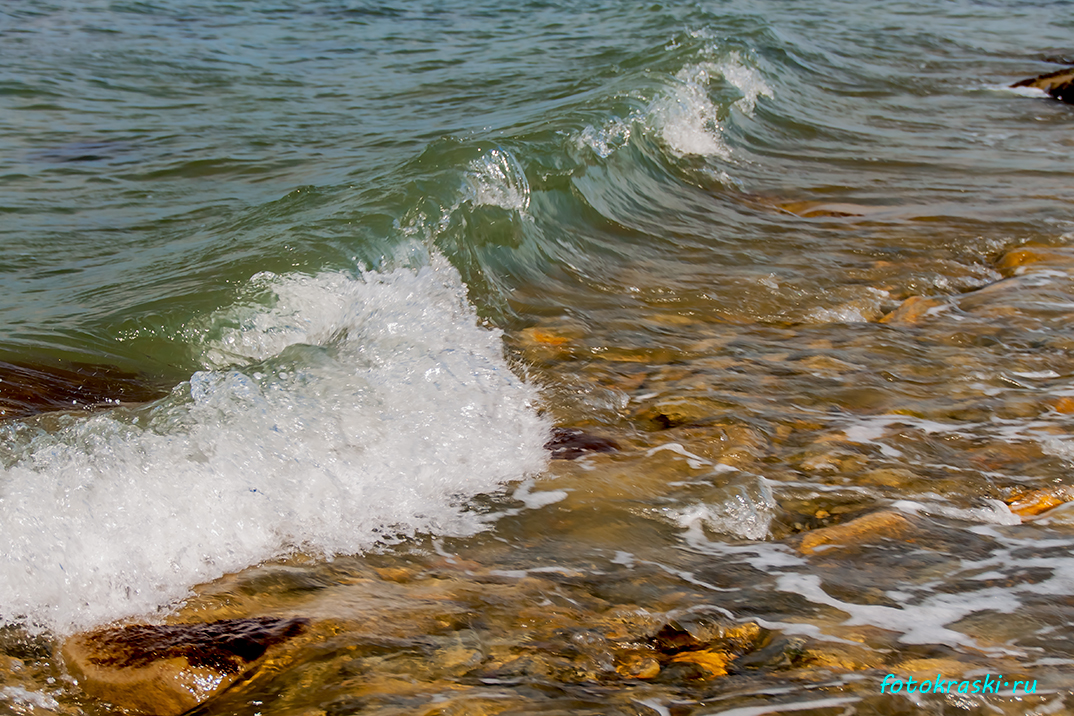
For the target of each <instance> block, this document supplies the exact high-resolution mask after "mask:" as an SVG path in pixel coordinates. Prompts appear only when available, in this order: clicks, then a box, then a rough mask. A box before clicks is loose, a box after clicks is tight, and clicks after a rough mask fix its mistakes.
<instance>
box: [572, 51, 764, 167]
mask: <svg viewBox="0 0 1074 716" xmlns="http://www.w3.org/2000/svg"><path fill="white" fill-rule="evenodd" d="M720 77H722V78H723V79H724V80H726V81H727V82H728V83H730V84H731V85H733V86H734V87H735V88H737V89H738V91H739V92H741V93H742V97H740V98H739V99H737V100H735V101H734V102H732V103H731V107H732V108H734V109H737V110H738V111H740V112H743V113H745V114H747V115H752V114H753V112H754V110H755V109H756V106H757V100H758V99H759V98H760V97H762V96H765V97H772V89H771V87H769V86H768V84H767V83H766V82H765V81H764V78H763V77H762V76H761V74H760V73H759V72H758V71H757V70H756V69H754V68H752V67H749V66H748V65H746V64H745V63H743V61H742V58H741V57H740V56H739V54H738V53H737V52H732V53H731V54H730V55H728V56H727V58H725V59H724V60H722V61H720V62H701V63H697V64H691V65H686V66H685V67H683V68H682V69H680V70H679V71H678V72H677V73H675V75H674V76H673V77H671V78H669V82H668V84H667V86H666V88H665V89H664V90H663V91H662V92H660V93H658V94H657V96H656V97H655V98H654V99H652V100H651V101H649V104H648V106H647V107H646V108H645V109H644V110H641V111H636V112H632V113H630V114H629V115H628V116H627V117H626V118H625V119H622V118H619V117H613V118H612V119H610V120H609V121H607V122H605V123H604V124H603V125H602V126H601V127H599V128H597V127H594V126H593V125H588V126H586V127H585V128H584V129H583V130H582V131H581V132H580V133H579V134H578V136H576V137H575V143H576V144H577V145H578V146H579V147H588V148H589V149H591V150H592V151H593V152H595V153H596V154H597V156H599V157H601V158H607V157H608V156H610V155H611V154H612V153H613V152H615V151H616V150H617V149H619V148H620V147H622V146H624V145H625V144H626V143H627V142H628V141H629V140H630V137H631V135H632V133H633V132H634V129H635V127H637V126H641V127H642V128H643V129H644V130H648V131H649V132H651V133H655V134H656V136H658V137H659V138H660V139H661V140H662V141H663V142H664V144H666V145H667V146H668V147H669V148H670V149H671V150H672V151H673V152H674V153H675V154H678V155H679V156H687V155H699V156H709V157H718V158H721V159H730V158H731V151H730V149H729V148H728V146H727V144H726V143H725V142H724V138H723V131H722V128H721V125H720V118H719V115H720V108H719V107H718V106H717V105H716V104H714V103H713V101H712V100H711V99H710V98H709V86H710V84H711V83H712V81H713V80H714V79H716V78H720ZM721 178H722V179H725V180H727V181H730V178H729V177H727V176H726V175H721Z"/></svg>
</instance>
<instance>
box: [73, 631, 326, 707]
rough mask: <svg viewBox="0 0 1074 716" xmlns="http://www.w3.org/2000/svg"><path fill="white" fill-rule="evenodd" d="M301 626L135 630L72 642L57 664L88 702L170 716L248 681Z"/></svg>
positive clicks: (87, 635)
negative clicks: (61, 663) (63, 663)
mask: <svg viewBox="0 0 1074 716" xmlns="http://www.w3.org/2000/svg"><path fill="white" fill-rule="evenodd" d="M307 626H308V622H307V620H305V619H277V618H272V617H259V618H252V619H228V620H224V621H218V622H210V623H205V624H165V625H148V624H136V625H132V626H125V627H116V628H110V629H104V630H101V631H96V632H89V633H85V634H78V635H76V636H74V637H71V638H70V639H68V640H67V642H66V643H65V644H64V646H63V656H64V659H65V661H66V663H67V667H68V669H69V670H70V672H71V674H72V676H74V677H75V679H76V681H77V682H78V684H79V685H80V686H81V687H82V689H83V690H84V691H85V692H86V693H88V694H90V695H91V696H94V697H96V698H98V699H101V700H102V701H105V702H108V703H110V704H112V705H114V706H118V707H119V708H122V709H124V710H127V711H131V712H134V713H143V714H153V715H154V716H173V715H177V714H181V713H183V712H185V711H188V710H190V709H191V708H194V707H195V706H197V705H198V704H201V703H203V702H205V701H207V700H208V699H210V698H211V697H213V696H214V695H216V694H218V693H220V692H221V691H223V690H225V689H227V688H228V687H229V686H231V685H232V684H234V683H235V682H237V681H239V680H240V679H243V678H244V677H247V676H248V675H249V674H250V673H251V672H252V670H253V669H254V668H255V667H256V666H257V665H258V664H259V663H260V662H261V660H262V658H263V657H264V656H265V655H266V653H267V652H268V650H269V649H271V648H273V647H275V646H277V645H279V644H282V643H283V642H285V641H288V640H289V639H291V638H293V637H295V636H298V635H299V634H301V633H303V632H304V631H305V630H306V628H307Z"/></svg>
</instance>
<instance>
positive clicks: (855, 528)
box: [798, 510, 913, 554]
mask: <svg viewBox="0 0 1074 716" xmlns="http://www.w3.org/2000/svg"><path fill="white" fill-rule="evenodd" d="M912 529H913V525H911V524H910V520H908V519H906V517H904V516H903V515H902V514H901V513H899V512H894V511H891V510H882V511H880V512H871V513H869V514H867V515H863V516H861V517H859V518H857V519H854V520H851V521H850V522H847V523H845V524H841V525H834V526H832V527H823V528H821V529H818V530H813V531H812V532H809V533H806V534H804V535H802V539H801V541H800V542H799V543H798V551H799V552H801V553H802V554H813V553H814V552H816V551H817V550H818V549H819V548H821V547H826V546H849V545H853V544H858V543H861V542H875V541H876V540H878V539H883V538H885V537H889V538H898V537H902V536H903V535H905V534H907V533H908V532H910V531H911V530H912Z"/></svg>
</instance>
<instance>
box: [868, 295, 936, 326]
mask: <svg viewBox="0 0 1074 716" xmlns="http://www.w3.org/2000/svg"><path fill="white" fill-rule="evenodd" d="M946 304H947V302H946V301H945V300H944V299H942V298H926V297H924V296H910V298H908V299H906V300H905V301H903V302H902V304H901V305H900V306H899V307H898V308H896V309H895V310H894V311H892V312H891V313H889V314H887V315H886V316H884V317H883V318H881V319H880V323H890V324H893V325H913V324H915V323H918V322H920V321H921V319H922V318H925V317H926V316H928V315H931V314H934V313H937V312H939V311H941V310H943V306H945V305H946Z"/></svg>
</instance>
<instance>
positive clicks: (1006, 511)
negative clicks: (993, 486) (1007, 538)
mask: <svg viewBox="0 0 1074 716" xmlns="http://www.w3.org/2000/svg"><path fill="white" fill-rule="evenodd" d="M982 502H984V506H982V507H953V506H951V505H945V504H943V503H940V502H929V503H922V502H915V501H914V500H896V501H895V502H893V503H892V504H891V506H892V507H894V508H895V509H897V510H901V511H902V512H907V513H909V514H912V515H919V514H927V515H942V516H944V517H951V518H953V519H956V520H966V521H967V522H982V523H986V524H993V525H1020V524H1022V518H1021V517H1019V516H1018V515H1016V514H1014V513H1013V512H1011V508H1010V507H1008V506H1007V505H1006V504H1004V503H1003V502H1001V501H999V500H994V499H991V498H983V499H982Z"/></svg>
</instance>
